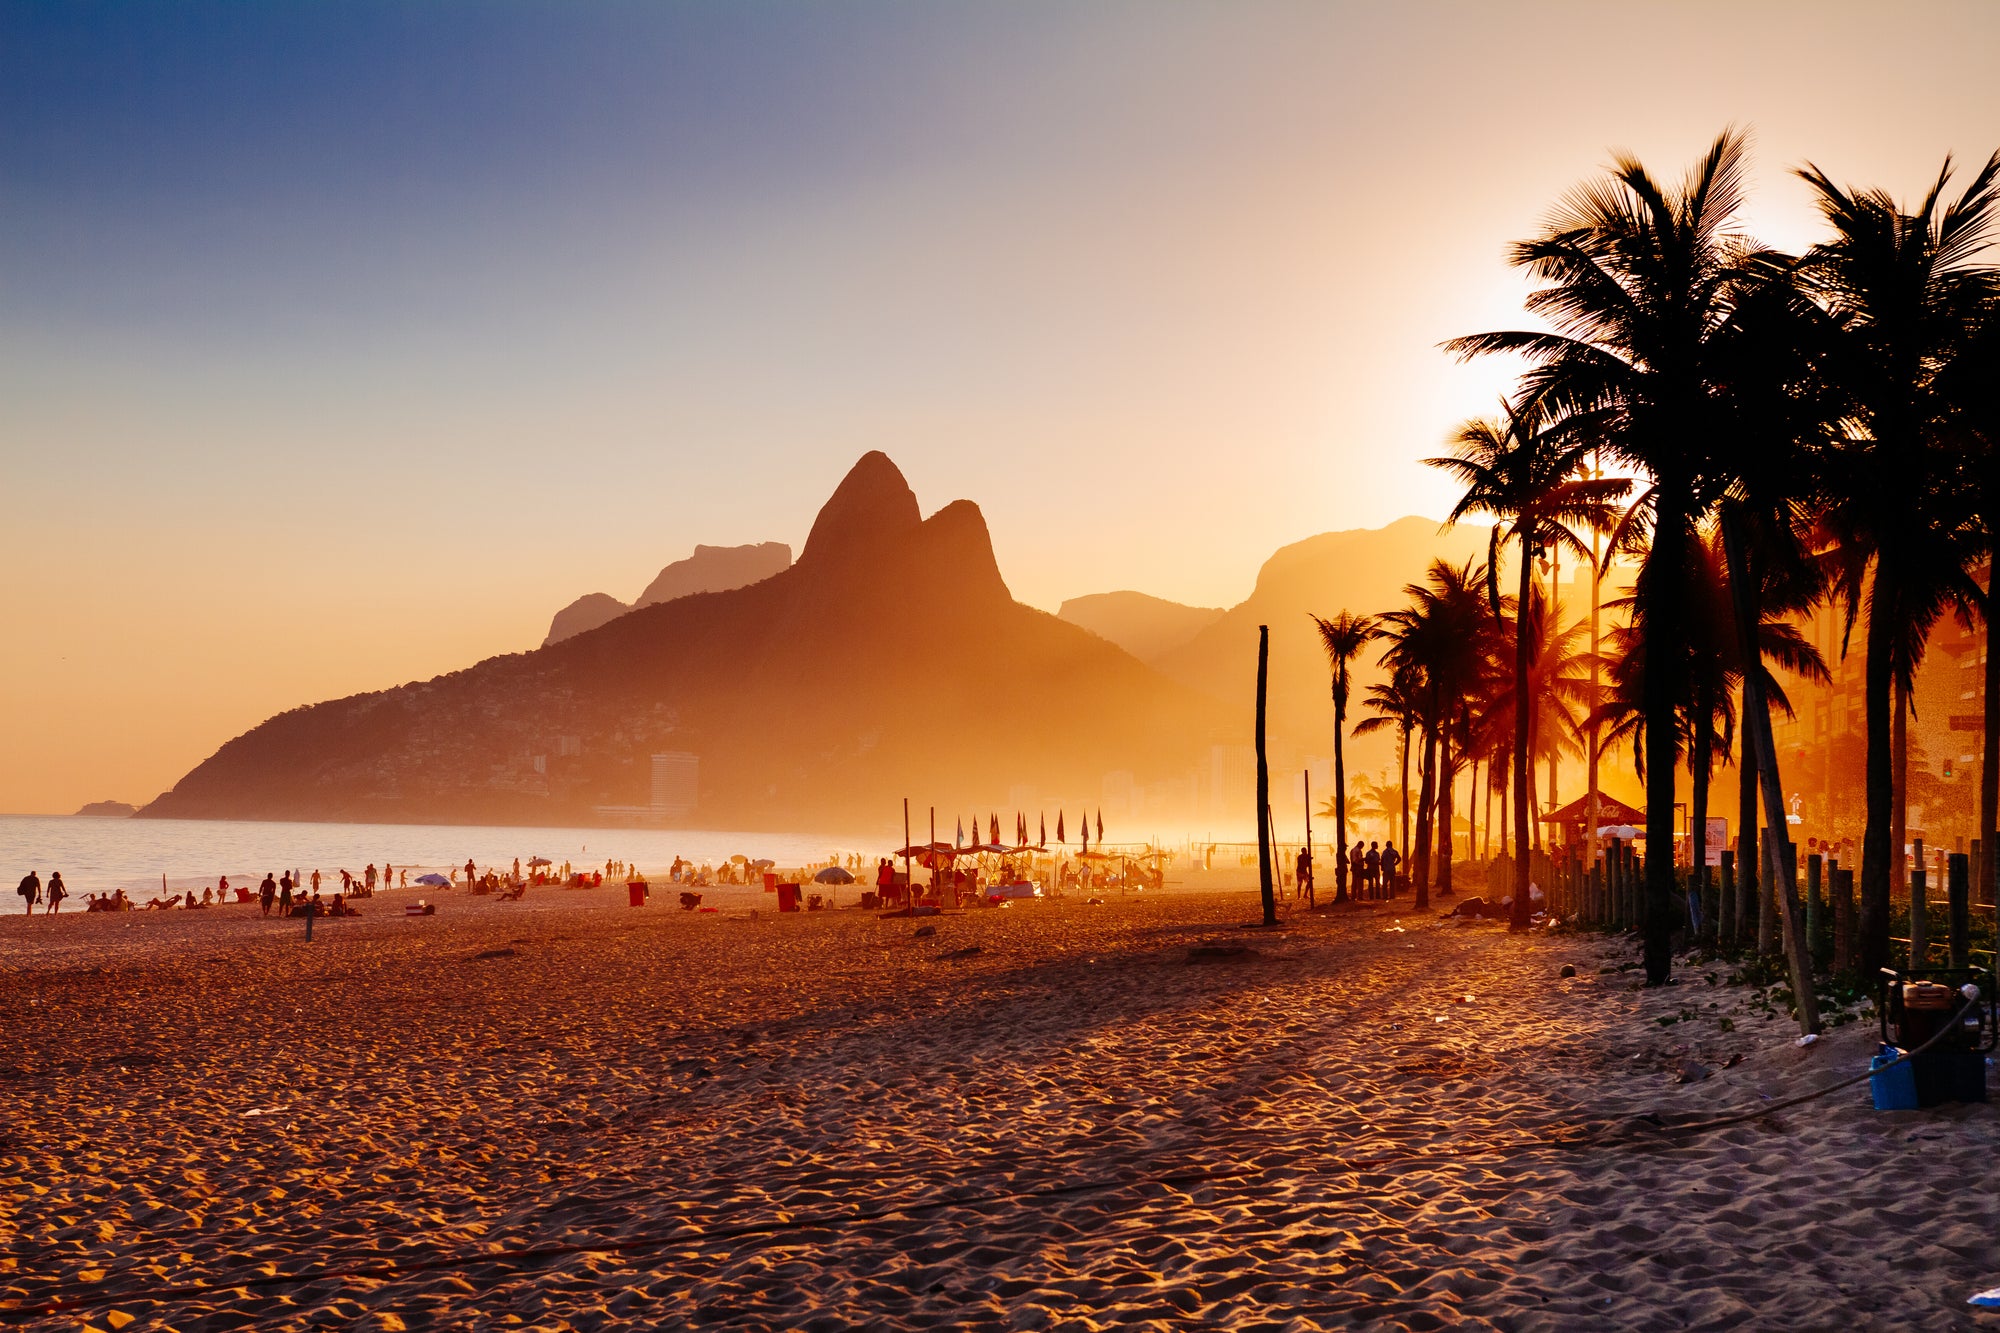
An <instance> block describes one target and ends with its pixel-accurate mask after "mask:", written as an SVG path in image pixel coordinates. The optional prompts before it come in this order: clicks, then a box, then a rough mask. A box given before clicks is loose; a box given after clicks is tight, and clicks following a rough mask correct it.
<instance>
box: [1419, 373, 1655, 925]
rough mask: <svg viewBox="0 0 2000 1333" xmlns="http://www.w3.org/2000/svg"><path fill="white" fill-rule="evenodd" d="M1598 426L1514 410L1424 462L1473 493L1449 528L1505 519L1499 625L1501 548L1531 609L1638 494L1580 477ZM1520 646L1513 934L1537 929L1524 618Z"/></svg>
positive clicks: (1497, 536) (1492, 552)
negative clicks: (1582, 529) (1620, 502)
mask: <svg viewBox="0 0 2000 1333" xmlns="http://www.w3.org/2000/svg"><path fill="white" fill-rule="evenodd" d="M1598 424H1601V423H1600V422H1599V421H1597V420H1596V419H1595V418H1594V417H1593V418H1584V417H1574V416H1572V417H1559V418H1553V419H1552V418H1551V417H1550V416H1549V415H1548V414H1547V413H1546V412H1545V411H1544V410H1543V408H1542V406H1541V405H1539V404H1536V403H1527V404H1520V405H1515V406H1510V407H1507V408H1506V409H1505V410H1504V411H1503V413H1502V416H1501V419H1500V420H1499V421H1497V422H1494V421H1469V422H1467V423H1465V425H1463V426H1461V427H1460V428H1459V431H1458V434H1457V436H1456V437H1455V439H1454V443H1455V444H1456V445H1457V446H1458V451H1457V452H1456V453H1454V454H1452V455H1451V456H1450V457H1448V458H1430V459H1426V460H1424V461H1425V462H1427V463H1429V464H1430V465H1431V466H1432V467H1437V468H1443V469H1444V470H1446V471H1447V472H1450V473H1451V474H1452V475H1453V476H1455V477H1456V478H1457V479H1458V480H1459V481H1461V482H1463V483H1464V484H1465V494H1464V496H1463V497H1461V498H1460V500H1459V502H1458V504H1457V506H1456V507H1455V508H1454V509H1453V510H1452V511H1451V515H1450V517H1449V518H1447V519H1446V520H1445V522H1446V523H1447V524H1452V523H1456V522H1458V521H1459V520H1460V519H1463V518H1466V517H1469V516H1471V515H1473V514H1489V515H1491V516H1492V517H1493V518H1494V519H1496V520H1498V521H1497V522H1496V523H1495V524H1494V527H1493V532H1492V535H1491V537H1490V538H1489V539H1488V555H1487V574H1488V580H1489V586H1488V599H1489V603H1490V607H1491V610H1492V613H1493V615H1494V618H1495V619H1496V620H1497V619H1498V617H1499V614H1500V598H1499V591H1498V582H1497V580H1498V563H1499V558H1500V549H1501V547H1502V546H1503V545H1504V544H1508V543H1511V544H1513V545H1514V546H1515V547H1516V549H1517V557H1518V559H1519V561H1520V585H1521V586H1520V591H1519V592H1518V593H1517V594H1516V595H1515V602H1516V604H1517V605H1519V606H1526V605H1528V604H1529V602H1530V600H1531V597H1530V592H1531V589H1532V587H1533V582H1534V569H1535V561H1536V560H1538V559H1541V558H1542V557H1543V556H1544V555H1545V554H1546V553H1547V552H1548V551H1549V550H1550V549H1551V548H1553V547H1560V546H1568V547H1570V548H1571V549H1572V550H1574V551H1576V552H1577V553H1578V554H1579V555H1581V556H1582V557H1583V558H1584V559H1589V558H1590V549H1589V548H1588V547H1587V546H1585V545H1584V544H1583V543H1582V542H1581V541H1580V540H1579V539H1578V538H1577V536H1576V534H1575V533H1573V532H1572V531H1570V525H1572V524H1598V525H1600V526H1601V525H1602V524H1603V521H1604V519H1605V517H1606V511H1607V506H1608V504H1609V502H1610V501H1611V500H1613V499H1615V498H1617V497H1618V496H1621V495H1623V494H1625V492H1627V491H1628V490H1630V489H1631V483H1630V482H1629V481H1626V480H1625V479H1623V478H1612V477H1607V478H1603V479H1601V480H1593V479H1589V478H1582V477H1578V476H1577V473H1578V472H1579V471H1580V470H1581V469H1582V467H1583V464H1584V460H1585V459H1586V458H1587V457H1588V456H1589V454H1590V451H1591V448H1592V444H1593V439H1592V436H1591V434H1590V428H1591V427H1593V426H1596V425H1598ZM1515 626H1516V632H1515V638H1514V688H1513V703H1514V762H1513V772H1514V842H1515V848H1516V857H1515V862H1514V910H1513V917H1512V921H1511V929H1514V930H1525V929H1527V926H1528V916H1529V903H1528V876H1529V865H1528V858H1527V856H1526V849H1527V847H1528V806H1529V788H1530V787H1531V786H1532V785H1533V768H1532V765H1531V764H1530V762H1529V755H1528V744H1529V736H1530V734H1531V732H1532V730H1533V727H1532V719H1531V716H1530V714H1531V712H1532V709H1533V700H1534V697H1535V696H1534V692H1533V691H1532V690H1531V689H1530V688H1529V684H1528V673H1529V665H1530V663H1529V656H1530V648H1529V642H1528V629H1529V619H1528V617H1525V616H1518V615H1517V616H1516V617H1515Z"/></svg>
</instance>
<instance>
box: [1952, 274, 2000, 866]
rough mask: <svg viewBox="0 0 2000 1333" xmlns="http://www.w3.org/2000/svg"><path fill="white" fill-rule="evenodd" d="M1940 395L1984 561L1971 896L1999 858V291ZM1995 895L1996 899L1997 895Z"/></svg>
mask: <svg viewBox="0 0 2000 1333" xmlns="http://www.w3.org/2000/svg"><path fill="white" fill-rule="evenodd" d="M1939 378H1940V381H1941V384H1942V389H1943V392H1944V393H1945V395H1946V396H1947V397H1948V398H1949V399H1950V401H1951V404H1952V407H1953V410H1954V411H1955V413H1956V414H1957V419H1958V427H1959V429H1958V432H1957V436H1958V439H1959V441H1960V445H1961V448H1962V449H1963V451H1964V454H1965V465H1966V470H1967V472H1968V474H1969V475H1970V476H1971V478H1972V479H1973V484H1974V486H1975V488H1976V491H1977V497H1978V498H1977V504H1978V510H1979V527H1980V533H1981V536H1982V539H1983V544H1984V554H1985V557H1986V561H1987V579H1986V596H1985V598H1984V600H1982V601H1981V603H1980V617H1981V619H1982V621H1984V623H1985V626H1986V654H1985V656H1986V669H1985V671H1984V673H1983V675H1984V677H1985V679H1984V683H1983V684H1984V688H1983V691H1982V711H1983V713H1984V718H1983V725H1982V728H1981V730H1982V732H1983V735H1982V736H1981V738H1980V739H1981V742H1982V743H1981V746H1980V762H1979V825H1978V828H1979V834H1978V836H1979V847H1980V857H1979V866H1978V867H1977V870H1978V874H1979V881H1978V885H1977V887H1976V889H1975V891H1974V893H1973V895H1972V897H1973V900H1974V901H1975V902H1977V901H1982V897H1981V895H1982V894H1985V893H1991V892H1992V891H1993V888H1994V884H1995V879H1996V876H1995V866H1996V864H2000V847H1996V846H1995V843H1996V841H2000V643H1996V642H1995V641H1994V638H1993V619H1994V616H1995V614H1996V611H2000V608H1996V606H1995V605H1994V601H1993V571H1994V569H1995V568H1996V567H2000V292H1996V293H1994V294H1993V295H1991V296H1989V297H1988V299H1987V300H1986V301H1985V302H1983V303H1982V304H1981V306H1980V308H1979V310H1978V313H1977V315H1976V317H1975V321H1974V326H1973V328H1972V330H1971V333H1970V335H1969V337H1968V338H1967V340H1966V345H1965V347H1964V348H1963V349H1962V350H1961V351H1960V352H1959V354H1958V355H1957V356H1956V357H1954V358H1953V359H1952V363H1951V365H1950V366H1948V367H1946V368H1945V369H1944V370H1943V371H1942V372H1941V373H1940V376H1939ZM1995 901H2000V898H1996V899H1995Z"/></svg>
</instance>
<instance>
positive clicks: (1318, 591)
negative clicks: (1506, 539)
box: [1154, 517, 1488, 769]
mask: <svg viewBox="0 0 2000 1333" xmlns="http://www.w3.org/2000/svg"><path fill="white" fill-rule="evenodd" d="M1487 532H1488V529H1486V528H1484V527H1476V526H1471V525H1467V526H1462V527H1458V528H1453V529H1449V530H1446V531H1442V532H1441V531H1439V529H1438V524H1437V522H1436V520H1434V519H1428V518H1414V517H1412V518H1400V519H1397V520H1396V521H1395V522H1394V523H1391V524H1390V525H1389V526H1387V527H1385V528H1356V529H1350V530H1348V531H1345V532H1324V533H1321V534H1320V535H1319V536H1317V537H1308V538H1306V539H1305V540H1304V541H1301V542H1294V543H1293V544H1292V545H1290V546H1286V547H1282V548H1280V549H1279V550H1278V552H1277V553H1276V554H1274V555H1273V556H1272V557H1271V558H1270V559H1269V560H1267V561H1265V562H1264V567H1263V568H1262V569H1261V570H1259V571H1258V572H1257V584H1256V587H1255V589H1254V590H1252V592H1251V594H1250V596H1249V597H1247V598H1246V599H1244V600H1243V601H1242V602H1239V603H1238V604H1237V605H1235V606H1233V607H1231V608H1230V609H1229V610H1227V611H1225V612H1223V613H1222V614H1221V615H1220V616H1218V617H1217V618H1216V619H1215V620H1214V621H1213V622H1212V623H1210V624H1209V625H1208V626H1206V627H1205V628H1203V629H1201V630H1200V631H1199V632H1197V633H1196V634H1195V635H1194V636H1193V637H1192V638H1191V639H1189V640H1188V641H1187V642H1186V643H1184V644H1182V645H1180V646H1179V647H1177V648H1174V649H1171V650H1169V651H1167V652H1165V653H1163V654H1161V655H1160V657H1159V658H1158V659H1157V660H1155V662H1154V665H1155V666H1157V667H1159V669H1160V670H1161V671H1162V672H1164V673H1165V674H1166V675H1168V676H1171V677H1172V678H1173V679H1175V680H1177V681H1180V682H1181V683H1182V684H1184V685H1188V686H1190V687H1192V688H1194V689H1197V690H1201V691H1203V692H1205V693H1207V694H1210V695H1213V696H1214V697H1216V698H1217V699H1221V700H1226V701H1240V700H1244V699H1249V698H1251V697H1253V695H1254V692H1255V689H1256V680H1257V626H1259V625H1269V626H1270V627H1271V668H1270V711H1271V718H1270V727H1271V736H1272V744H1273V748H1274V751H1275V750H1283V751H1284V752H1286V753H1287V754H1299V753H1303V754H1318V755H1330V754H1332V753H1333V701H1332V697H1331V692H1330V688H1329V682H1328V679H1327V666H1326V654H1325V652H1324V651H1323V650H1322V649H1321V647H1320V643H1319V635H1318V631H1317V630H1316V629H1315V628H1314V626H1313V622H1312V620H1311V617H1312V616H1313V615H1321V616H1331V615H1333V614H1334V613H1335V612H1337V611H1340V610H1341V609H1343V608H1345V609H1347V610H1350V611H1353V612H1355V613H1357V614H1360V615H1375V614H1379V613H1381V612H1383V611H1388V610H1392V609H1394V608H1396V607H1398V606H1401V605H1402V604H1403V603H1404V601H1405V598H1404V596H1403V587H1404V585H1406V584H1410V583H1416V582H1419V581H1420V580H1422V578H1423V576H1424V571H1425V570H1426V569H1427V568H1429V567H1430V563H1431V561H1432V560H1435V559H1438V558H1443V559H1446V560H1449V561H1451V562H1453V563H1454V564H1459V563H1463V562H1464V561H1465V560H1467V559H1477V560H1484V559H1485V558H1486V539H1487ZM1375 658H1376V654H1375V652H1373V651H1370V652H1367V653H1365V654H1363V656H1362V657H1361V659H1360V661H1359V662H1358V663H1357V664H1356V670H1355V687H1354V699H1355V703H1354V705H1353V706H1352V707H1353V709H1354V711H1353V712H1352V713H1351V714H1350V716H1351V718H1354V719H1358V718H1359V717H1361V716H1365V710H1362V708H1361V704H1360V701H1361V700H1362V699H1363V698H1364V697H1365V694H1366V690H1367V687H1368V686H1369V685H1370V684H1373V683H1374V682H1376V681H1379V680H1381V679H1383V677H1384V674H1385V673H1383V672H1382V671H1381V669H1380V668H1379V667H1377V666H1376V664H1375ZM1394 752H1395V745H1394V742H1393V740H1387V739H1383V738H1380V737H1377V738H1364V739H1363V740H1362V741H1360V742H1357V743H1356V747H1355V749H1354V750H1353V751H1351V752H1350V756H1349V766H1350V768H1367V769H1374V768H1379V767H1381V766H1382V765H1383V764H1385V763H1388V762H1389V761H1390V759H1391V758H1392V757H1393V755H1394ZM1274 762H1276V760H1275V758H1274Z"/></svg>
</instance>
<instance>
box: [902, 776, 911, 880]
mask: <svg viewBox="0 0 2000 1333" xmlns="http://www.w3.org/2000/svg"><path fill="white" fill-rule="evenodd" d="M909 891H910V798H909V797H907V796H905V797H904V798H903V892H904V894H905V895H907V894H908V893H909Z"/></svg>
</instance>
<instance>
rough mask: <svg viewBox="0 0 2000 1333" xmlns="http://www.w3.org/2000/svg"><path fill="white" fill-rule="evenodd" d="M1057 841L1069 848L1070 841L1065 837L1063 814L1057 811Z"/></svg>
mask: <svg viewBox="0 0 2000 1333" xmlns="http://www.w3.org/2000/svg"><path fill="white" fill-rule="evenodd" d="M1056 841H1057V842H1059V843H1062V844H1064V845H1065V846H1067V845H1068V844H1069V839H1068V838H1066V837H1064V836H1063V812H1062V811H1060V810H1058V811H1056Z"/></svg>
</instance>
